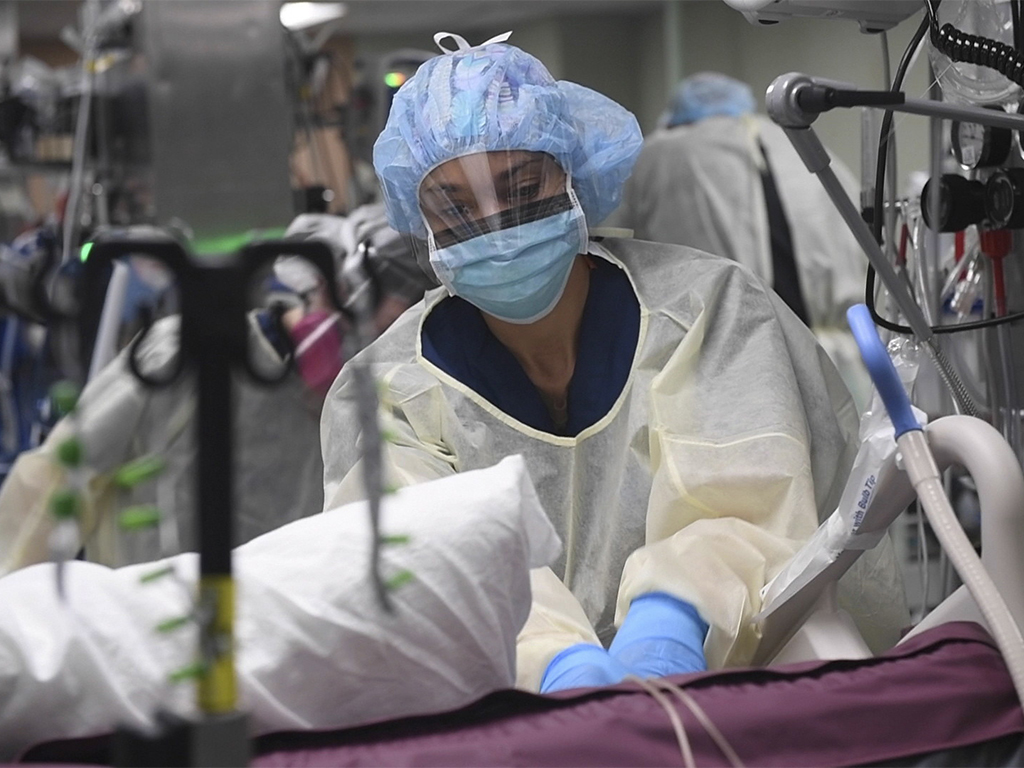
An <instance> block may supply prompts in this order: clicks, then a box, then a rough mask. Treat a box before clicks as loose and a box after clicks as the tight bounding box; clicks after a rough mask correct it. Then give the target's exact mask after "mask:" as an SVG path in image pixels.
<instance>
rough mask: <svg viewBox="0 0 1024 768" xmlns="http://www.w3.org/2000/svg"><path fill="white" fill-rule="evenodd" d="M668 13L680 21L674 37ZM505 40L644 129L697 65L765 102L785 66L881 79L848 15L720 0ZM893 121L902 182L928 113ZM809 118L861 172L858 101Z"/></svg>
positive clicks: (574, 23)
mask: <svg viewBox="0 0 1024 768" xmlns="http://www.w3.org/2000/svg"><path fill="white" fill-rule="evenodd" d="M670 3H675V7H674V8H671V7H670ZM918 21H919V17H918V16H914V17H911V18H910V19H907V20H906V21H904V22H902V23H901V24H900V25H898V26H897V27H896V28H894V29H892V30H890V31H889V33H888V38H889V50H890V57H891V66H892V69H895V67H896V65H897V64H898V62H899V58H900V56H901V54H902V52H903V49H904V48H905V47H906V45H907V43H908V42H909V40H910V38H911V36H912V35H913V33H914V30H915V29H916V27H917V23H918ZM673 23H674V25H675V26H676V27H677V29H676V31H675V37H674V38H673V37H672V34H673V31H672V29H671V26H672V25H673ZM507 29H508V27H507V26H506V27H504V28H502V29H497V28H494V29H491V28H490V27H488V28H471V27H467V28H466V29H463V30H459V31H460V32H461V33H462V34H465V35H466V36H467V38H469V39H471V40H473V41H474V42H476V41H480V40H485V39H487V38H488V37H490V36H491V35H495V34H499V33H501V32H504V31H507ZM431 38H432V34H430V33H426V32H424V33H406V34H400V35H397V34H396V35H389V34H378V35H364V36H359V37H358V38H357V39H356V40H355V44H356V51H357V53H362V54H375V53H377V54H379V53H384V52H387V51H392V50H395V49H397V48H405V47H408V48H419V49H426V50H433V49H434V45H433V42H432V40H431ZM512 41H513V42H514V43H515V44H516V45H518V46H520V47H521V48H523V49H525V50H527V51H529V52H530V53H532V54H534V55H535V56H537V57H538V58H539V59H541V61H543V62H544V64H545V65H546V66H547V67H548V69H549V70H550V71H551V74H552V75H553V76H554V77H556V78H558V79H566V80H572V81H574V82H577V83H581V84H583V85H586V86H588V87H591V88H594V89H595V90H598V91H601V92H602V93H605V94H607V95H608V96H610V97H612V98H614V99H616V100H617V101H619V102H620V103H622V104H623V105H624V106H625V107H626V108H628V109H630V110H631V111H632V112H634V114H636V116H637V119H638V121H639V123H640V127H641V128H642V129H643V131H644V133H649V132H650V131H652V130H653V129H654V127H655V124H656V122H657V119H658V116H659V115H660V114H661V112H662V110H663V109H664V107H665V103H666V100H667V98H668V96H669V94H670V93H671V91H672V88H673V86H674V85H675V83H676V82H677V81H678V78H679V77H680V76H685V75H688V74H693V73H695V72H699V71H701V70H707V69H714V70H718V71H721V72H725V73H726V74H729V75H732V76H733V77H736V78H739V79H741V80H744V81H745V82H748V83H750V85H751V87H752V88H753V90H754V93H755V95H756V96H757V98H758V100H759V103H760V106H761V108H762V109H763V105H764V92H765V90H766V89H767V87H768V85H769V84H770V83H771V81H772V80H773V79H774V78H775V77H776V76H777V75H780V74H783V73H785V72H792V71H800V72H806V73H809V74H814V75H819V76H822V77H829V78H833V79H837V80H844V81H847V82H851V83H854V84H856V85H858V86H860V87H863V88H871V89H878V88H882V87H883V85H884V74H883V73H884V69H883V65H882V47H881V36H880V35H865V34H862V33H861V32H860V30H859V27H858V26H857V24H856V23H855V22H852V21H846V20H831V19H791V20H789V21H786V22H783V23H781V24H777V25H773V26H755V25H753V24H750V23H749V22H748V21H747V20H746V19H744V18H743V16H742V15H741V14H740V13H739V12H737V11H736V10H734V9H732V8H731V7H729V6H728V5H726V3H724V2H722V0H667V2H666V3H665V4H664V6H662V8H660V9H659V8H657V7H655V8H651V7H650V6H647V8H646V10H645V11H644V12H642V13H623V12H615V13H600V14H591V15H579V16H561V17H551V18H543V19H536V20H532V21H528V22H520V23H517V24H515V25H514V27H513V36H512ZM672 47H674V48H675V50H674V51H672V50H671V48H672ZM673 54H675V55H673ZM673 67H678V72H672V71H669V70H670V69H672V68H673ZM926 71H927V68H926V67H925V66H924V62H923V61H921V62H918V63H917V64H916V65H915V67H914V68H913V70H912V71H911V73H910V76H909V77H908V79H907V82H906V88H905V90H906V91H907V92H908V93H910V94H912V95H914V96H922V95H924V94H925V92H926V89H927V82H928V81H927V75H926ZM896 125H897V129H898V133H897V136H898V139H899V145H898V162H899V170H898V178H899V179H900V188H901V191H903V189H904V188H905V185H906V181H907V176H908V174H909V172H910V171H911V170H924V169H926V168H927V156H928V142H927V136H928V129H927V120H926V119H925V118H922V117H916V116H912V115H900V116H898V117H897V121H896ZM815 128H816V129H817V131H818V133H819V134H820V136H821V138H822V140H823V141H824V142H825V144H826V145H827V146H828V147H829V148H830V149H831V150H832V151H833V152H835V153H836V154H837V155H838V156H839V157H840V159H842V160H843V161H844V162H845V163H846V165H847V166H848V167H849V168H850V169H851V170H852V171H853V172H854V173H855V174H858V175H859V173H860V156H861V120H860V111H859V110H835V111H834V112H832V113H827V114H824V115H822V116H821V117H820V118H819V120H818V121H817V123H816V124H815Z"/></svg>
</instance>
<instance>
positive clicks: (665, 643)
mask: <svg viewBox="0 0 1024 768" xmlns="http://www.w3.org/2000/svg"><path fill="white" fill-rule="evenodd" d="M707 633H708V624H707V622H706V621H704V620H703V619H702V618H701V617H700V614H699V613H697V609H696V608H694V607H693V606H692V605H690V604H689V603H688V602H686V601H685V600H679V599H678V598H675V597H672V595H668V594H665V593H664V592H651V593H648V594H646V595H641V596H640V597H638V598H636V599H635V600H634V601H633V602H632V603H630V604H629V611H628V612H627V613H626V618H625V620H624V621H623V622H622V626H621V627H620V628H619V631H618V633H617V634H616V635H615V639H614V640H613V641H612V645H611V647H610V648H609V649H608V653H609V654H611V656H612V658H614V659H616V660H617V661H619V662H621V663H622V664H623V665H624V666H626V667H629V669H630V671H631V672H632V673H633V674H635V675H636V676H637V677H665V676H667V675H678V674H681V673H684V672H703V671H704V670H706V669H707V668H708V665H707V661H705V659H704V638H705V637H706V636H707Z"/></svg>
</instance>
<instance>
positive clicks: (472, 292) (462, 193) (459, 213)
mask: <svg viewBox="0 0 1024 768" xmlns="http://www.w3.org/2000/svg"><path fill="white" fill-rule="evenodd" d="M418 200H419V208H420V212H421V214H422V217H423V223H424V225H425V227H426V230H427V242H426V247H427V249H428V257H429V262H430V266H431V268H432V269H433V271H434V273H435V274H436V276H437V278H438V280H440V282H441V283H442V284H443V285H444V286H445V287H446V288H447V289H448V290H449V292H451V293H452V294H454V295H456V296H460V297H462V298H463V299H465V300H466V301H468V302H470V303H471V304H473V305H474V306H476V307H477V308H479V309H480V310H481V311H483V312H485V313H487V314H489V315H492V316H494V317H497V318H498V319H500V320H504V321H506V322H510V323H517V324H526V323H532V322H535V321H537V320H539V319H540V318H542V317H544V316H545V315H547V314H548V313H549V312H550V311H551V310H552V309H553V308H554V307H555V305H556V304H557V303H558V301H559V299H560V298H561V296H562V293H563V292H564V290H565V286H566V284H567V282H568V280H569V274H570V271H571V269H572V265H573V263H574V261H575V257H576V255H577V254H580V253H584V252H585V251H586V248H587V225H586V218H585V217H584V214H583V209H582V208H581V207H580V203H579V200H578V199H577V197H576V193H575V192H574V191H573V188H572V179H571V178H570V177H569V175H568V174H567V173H566V172H565V171H564V170H563V169H562V168H561V166H559V164H558V163H557V162H556V161H555V160H554V158H552V157H551V156H550V155H548V154H545V153H543V152H527V151H500V152H479V153H476V154H470V155H465V156H463V157H459V158H455V159H453V160H449V161H447V162H445V163H442V164H440V165H439V166H437V167H436V168H434V169H433V170H432V171H430V172H429V173H428V174H427V175H426V176H425V177H424V178H423V180H422V182H421V183H420V186H419V190H418ZM421 263H422V260H421Z"/></svg>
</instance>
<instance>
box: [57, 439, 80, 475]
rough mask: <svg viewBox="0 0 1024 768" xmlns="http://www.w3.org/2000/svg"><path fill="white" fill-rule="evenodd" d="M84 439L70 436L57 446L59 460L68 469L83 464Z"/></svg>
mask: <svg viewBox="0 0 1024 768" xmlns="http://www.w3.org/2000/svg"><path fill="white" fill-rule="evenodd" d="M83 454H84V451H83V449H82V441H81V440H79V439H78V438H77V437H69V438H68V439H67V440H65V441H64V442H62V443H61V444H60V445H58V446H57V461H59V462H60V463H61V465H63V466H65V467H67V468H68V469H75V468H76V467H79V466H81V464H82V455H83Z"/></svg>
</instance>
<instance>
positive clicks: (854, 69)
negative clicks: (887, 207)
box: [678, 0, 928, 191]
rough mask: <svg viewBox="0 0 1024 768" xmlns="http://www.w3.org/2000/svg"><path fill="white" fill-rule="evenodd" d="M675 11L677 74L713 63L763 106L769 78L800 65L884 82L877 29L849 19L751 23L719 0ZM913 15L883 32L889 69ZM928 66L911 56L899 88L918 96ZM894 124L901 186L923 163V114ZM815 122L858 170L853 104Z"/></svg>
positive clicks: (863, 82) (697, 1)
mask: <svg viewBox="0 0 1024 768" xmlns="http://www.w3.org/2000/svg"><path fill="white" fill-rule="evenodd" d="M678 16H679V26H680V29H679V35H680V38H681V50H682V66H683V70H684V74H692V73H694V72H699V71H701V70H705V69H715V70H719V71H722V72H725V73H726V74H729V75H732V76H733V77H736V78H738V79H740V80H743V81H745V82H747V83H749V84H750V85H751V87H752V88H753V90H754V94H755V95H756V96H757V98H758V100H759V105H760V108H761V109H762V110H763V108H764V93H765V90H766V89H767V88H768V85H769V84H770V83H771V81H772V80H773V79H774V78H775V77H776V76H778V75H780V74H783V73H785V72H794V71H795V72H805V73H807V74H813V75H818V76H821V77H828V78H832V79H836V80H842V81H845V82H849V83H853V84H855V85H857V86H858V87H861V88H869V89H882V88H884V87H885V76H884V68H883V64H882V61H883V59H882V37H881V35H865V34H863V33H861V31H860V28H859V27H858V25H857V24H856V22H853V21H847V20H833V19H790V20H788V21H785V22H783V23H780V24H775V25H771V26H762V25H759V26H755V25H753V24H750V23H749V22H748V21H747V20H746V19H745V18H743V16H741V15H740V14H739V13H737V12H736V11H735V10H733V9H732V8H730V7H729V6H728V5H726V4H725V3H724V2H721V0H684V1H683V2H680V3H679V14H678ZM919 21H920V15H915V16H912V17H910V18H909V19H907V20H905V21H903V22H902V23H901V24H899V25H898V26H897V27H895V28H894V29H891V30H889V32H888V33H887V35H888V38H889V51H890V61H891V68H892V70H893V71H895V69H896V66H897V65H898V64H899V59H900V57H901V56H902V54H903V50H904V49H905V48H906V46H907V44H908V43H909V42H910V38H911V37H912V36H913V34H914V31H915V30H916V28H917V26H918V23H919ZM923 55H924V54H922V56H923ZM927 72H928V68H927V66H926V65H925V62H924V61H918V62H917V63H916V64H915V66H914V67H913V69H912V71H911V72H910V74H909V76H908V78H907V80H906V82H905V85H904V90H905V91H906V92H907V93H908V94H910V95H912V96H916V97H925V96H926V92H927V88H928V75H927ZM896 126H897V140H898V155H897V156H898V172H897V177H898V179H899V181H900V190H901V191H903V190H904V189H905V185H906V183H907V178H908V174H909V173H910V172H911V171H913V170H926V169H927V168H928V121H927V119H926V118H923V117H917V116H913V115H898V116H897V120H896ZM815 129H816V131H817V132H818V134H819V135H820V137H821V139H822V141H823V142H824V143H825V145H826V146H828V147H829V148H830V149H831V150H832V151H833V152H835V153H836V154H837V155H838V156H839V158H840V159H841V160H842V161H843V162H844V163H846V165H847V166H848V167H849V168H850V169H851V170H852V171H853V172H854V173H855V174H858V175H859V173H860V157H861V119H860V110H844V109H837V110H834V111H833V112H830V113H826V114H824V115H822V116H821V117H820V118H819V119H818V121H817V122H816V123H815Z"/></svg>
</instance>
